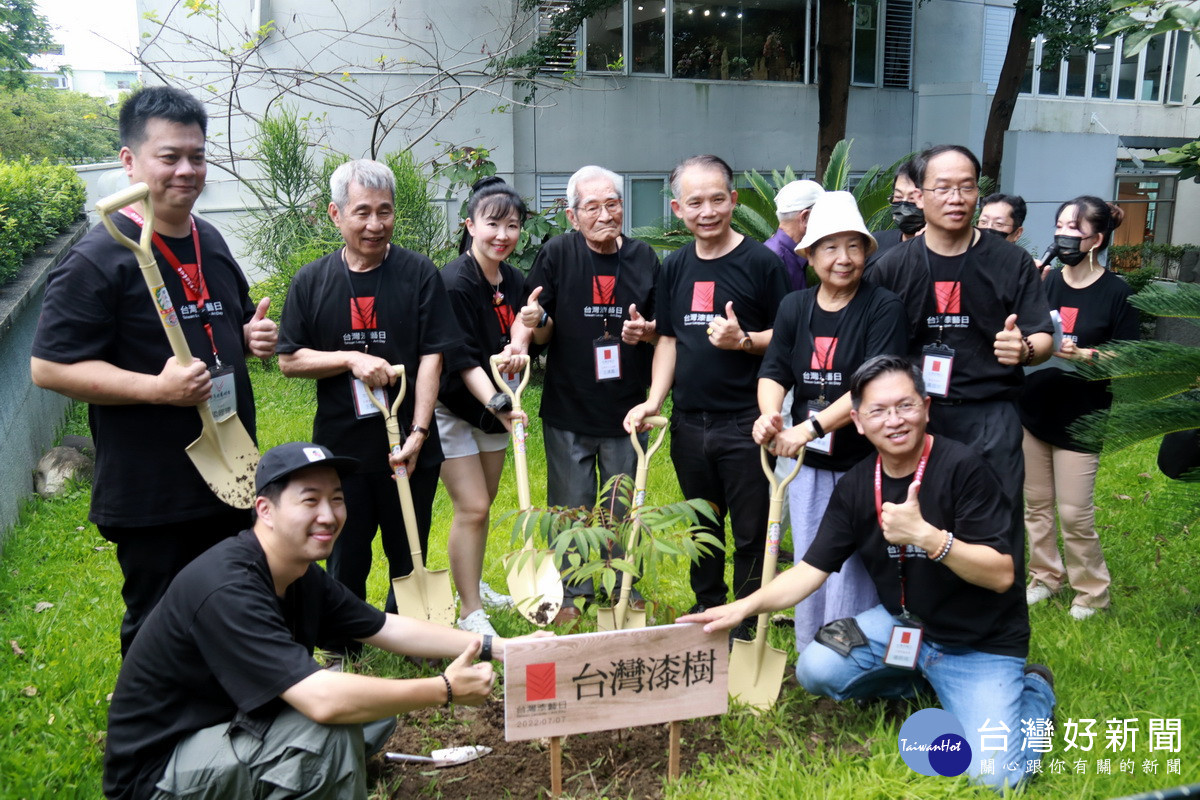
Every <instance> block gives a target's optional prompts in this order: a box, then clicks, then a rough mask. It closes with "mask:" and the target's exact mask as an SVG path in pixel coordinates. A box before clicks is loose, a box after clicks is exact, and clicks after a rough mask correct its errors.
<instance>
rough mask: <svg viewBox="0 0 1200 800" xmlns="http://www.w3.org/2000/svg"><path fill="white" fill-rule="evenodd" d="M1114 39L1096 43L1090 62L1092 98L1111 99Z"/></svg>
mask: <svg viewBox="0 0 1200 800" xmlns="http://www.w3.org/2000/svg"><path fill="white" fill-rule="evenodd" d="M1115 45H1116V40H1115V39H1111V38H1109V39H1101V40H1100V41H1099V42H1097V43H1096V49H1095V51H1094V53H1095V56H1094V58H1093V62H1092V97H1099V98H1102V99H1104V100H1108V99H1110V98H1112V84H1113V80H1112V78H1113V54H1114V53H1115V52H1116V51H1115V49H1114V48H1115Z"/></svg>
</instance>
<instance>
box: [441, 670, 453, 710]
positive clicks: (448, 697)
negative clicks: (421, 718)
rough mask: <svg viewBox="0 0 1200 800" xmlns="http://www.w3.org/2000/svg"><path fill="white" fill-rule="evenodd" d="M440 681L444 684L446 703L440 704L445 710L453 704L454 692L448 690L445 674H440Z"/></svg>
mask: <svg viewBox="0 0 1200 800" xmlns="http://www.w3.org/2000/svg"><path fill="white" fill-rule="evenodd" d="M442 680H443V681H445V682H446V702H445V703H443V704H442V707H443V708H445V707H447V706H449V705H450V704H451V703H453V702H454V690H453V689H451V688H450V679H449V678H447V677H446V673H444V672H443V673H442Z"/></svg>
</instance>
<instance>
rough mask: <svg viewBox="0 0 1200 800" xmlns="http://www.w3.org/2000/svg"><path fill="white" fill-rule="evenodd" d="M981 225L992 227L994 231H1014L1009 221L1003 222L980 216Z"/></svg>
mask: <svg viewBox="0 0 1200 800" xmlns="http://www.w3.org/2000/svg"><path fill="white" fill-rule="evenodd" d="M979 227H981V228H990V229H992V230H994V231H1000V232H1001V233H1012V232H1013V229H1012V226H1011V225H1009V224H1008V223H1007V222H1001V221H1000V220H995V219H989V218H987V217H980V218H979Z"/></svg>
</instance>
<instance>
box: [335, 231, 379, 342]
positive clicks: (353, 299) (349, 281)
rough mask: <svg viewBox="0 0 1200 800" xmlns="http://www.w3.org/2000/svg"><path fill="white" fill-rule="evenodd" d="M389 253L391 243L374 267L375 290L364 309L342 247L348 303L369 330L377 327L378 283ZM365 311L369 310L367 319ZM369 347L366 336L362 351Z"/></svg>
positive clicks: (352, 323)
mask: <svg viewBox="0 0 1200 800" xmlns="http://www.w3.org/2000/svg"><path fill="white" fill-rule="evenodd" d="M389 253H391V245H389V246H388V253H385V254H384V256H383V261H381V262H379V266H377V267H376V268H375V273H376V274H375V290H374V292H373V293H372V295H371V307H370V308H369V309H364V308H363V305H362V303H361V302H359V299H358V295H357V294H355V293H354V279H353V278H351V276H350V265H349V264H347V263H346V249H345V248H342V266H343V267H345V268H346V271H345V272H344V273H343V274H344V275H345V276H346V286H347V287H348V288H349V290H350V303H351V304H352V305H353V306H354V310H355V311H357V312H358V318H359V319H360V320H362V323H363V325H366V324H368V323H370V325H371V328H370V330H376V329H377V328H378V327H379V309H378V304H379V285H380V284H381V283H382V282H383V264H384V262H386V261H387V257H388V254H389ZM358 274H360V275H361V274H362V273H358ZM366 311H370V312H371V313H370V318H369V319H368V317H367V314H366ZM351 316H353V315H351ZM350 328H351V329H353V328H354V320H353V319H351V320H350ZM370 347H371V340H370V338H367V339H366V340H364V341H363V352H364V353H369V352H370Z"/></svg>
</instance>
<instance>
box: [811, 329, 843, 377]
mask: <svg viewBox="0 0 1200 800" xmlns="http://www.w3.org/2000/svg"><path fill="white" fill-rule="evenodd" d="M815 341H816V345H817V347H816V349H815V350H813V354H812V363H811V364H810V366H809V369H824V370H829V369H833V354H834V353H835V352H836V351H837V337H836V336H818V337H816V340H815Z"/></svg>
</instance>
